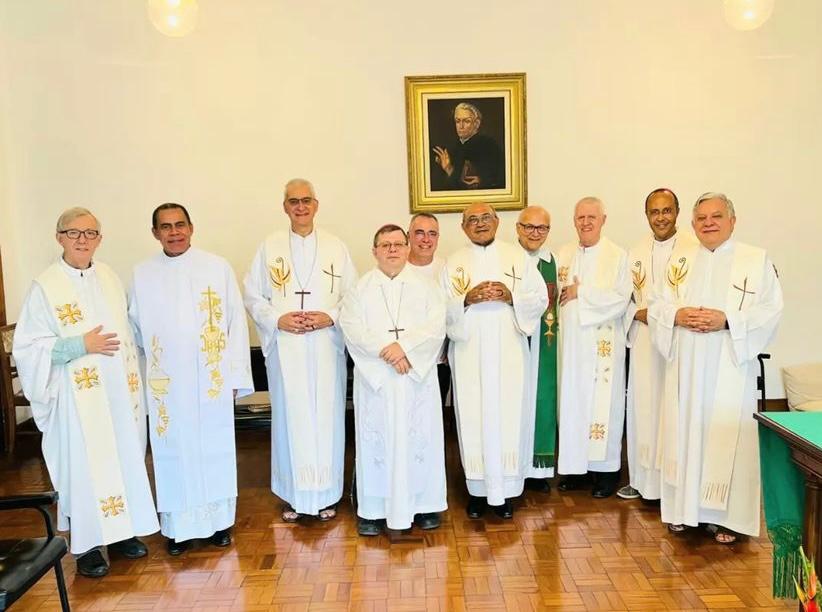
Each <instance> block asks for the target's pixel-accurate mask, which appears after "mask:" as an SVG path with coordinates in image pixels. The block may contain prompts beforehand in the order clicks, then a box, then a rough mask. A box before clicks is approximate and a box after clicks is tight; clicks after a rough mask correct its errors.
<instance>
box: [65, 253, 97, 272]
mask: <svg viewBox="0 0 822 612" xmlns="http://www.w3.org/2000/svg"><path fill="white" fill-rule="evenodd" d="M60 265H61V266H62V267H63V270H65V271H66V272H67V273H68V274H69V275H71V276H85V275H86V274H90V273H93V272H94V262H93V261H91V262H89V265H88V268H83V269H80V268H75V267H74V266H72V265H71V264H70V263H69V262H67V261H66V260H65V259H63V256H62V255H60Z"/></svg>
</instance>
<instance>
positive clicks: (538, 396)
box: [517, 206, 559, 493]
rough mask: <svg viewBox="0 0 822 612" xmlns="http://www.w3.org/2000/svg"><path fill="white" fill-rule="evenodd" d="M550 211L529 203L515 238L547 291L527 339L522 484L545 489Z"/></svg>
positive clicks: (553, 319)
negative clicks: (529, 425)
mask: <svg viewBox="0 0 822 612" xmlns="http://www.w3.org/2000/svg"><path fill="white" fill-rule="evenodd" d="M550 231H551V215H549V214H548V211H547V210H545V209H544V208H543V207H542V206H528V207H527V208H525V209H523V211H522V212H521V213H520V214H519V219H518V220H517V240H518V241H519V245H520V246H521V247H522V248H523V249H524V250H525V252H526V253H528V257H529V258H530V259H531V261H533V263H534V265H535V266H536V267H537V270H538V271H539V273H540V276H542V280H543V282H544V283H545V287H546V289H547V291H548V308H547V309H546V310H545V312H544V313H542V317H541V322H540V325H539V329H538V332H537V333H534V335H533V336H531V337H530V338H529V339H528V348H529V352H530V362H529V377H528V380H529V383H530V384H529V387H528V389H529V394H530V401H531V402H532V403H533V404H534V406H535V418H534V427H533V431H532V433H533V438H534V444H533V447H534V456H533V460H532V462H531V465H530V466H529V467H528V469H527V470H526V474H525V475H526V480H525V488H527V489H531V490H534V491H541V492H543V493H547V492H548V491H550V490H551V485H550V484H549V482H548V479H549V478H551V477H553V475H554V467H555V464H556V446H557V325H558V321H557V298H558V297H559V292H558V291H557V264H556V258H555V257H554V255H553V253H551V251H550V250H549V249H548V248H547V247H546V246H545V242H546V240H547V239H548V232H550Z"/></svg>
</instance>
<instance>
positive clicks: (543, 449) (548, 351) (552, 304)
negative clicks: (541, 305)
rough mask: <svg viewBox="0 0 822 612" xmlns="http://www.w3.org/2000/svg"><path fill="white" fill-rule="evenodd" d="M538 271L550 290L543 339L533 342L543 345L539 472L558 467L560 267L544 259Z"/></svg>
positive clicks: (539, 383) (537, 444)
mask: <svg viewBox="0 0 822 612" xmlns="http://www.w3.org/2000/svg"><path fill="white" fill-rule="evenodd" d="M537 269H538V270H539V272H540V274H542V278H543V280H544V281H545V285H546V287H547V290H548V309H547V310H546V311H545V314H544V315H543V316H542V320H541V322H540V325H539V335H538V336H537V337H532V338H531V343H532V348H533V343H534V342H539V343H540V344H539V365H538V367H537V406H536V421H535V424H534V461H533V465H534V467H537V468H548V467H554V464H555V463H556V453H557V338H558V335H557V332H558V330H559V318H558V317H557V301H558V300H557V294H558V292H557V264H556V259H555V258H554V257H551V261H545V260H544V259H540V260H539V263H538V264H537Z"/></svg>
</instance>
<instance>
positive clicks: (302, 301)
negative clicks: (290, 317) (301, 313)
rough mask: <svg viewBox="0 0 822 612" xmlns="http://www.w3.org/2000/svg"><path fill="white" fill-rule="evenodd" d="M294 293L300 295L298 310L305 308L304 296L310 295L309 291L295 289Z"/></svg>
mask: <svg viewBox="0 0 822 612" xmlns="http://www.w3.org/2000/svg"><path fill="white" fill-rule="evenodd" d="M294 295H299V296H300V310H305V296H307V295H311V292H310V291H305V290H303V291H295V292H294Z"/></svg>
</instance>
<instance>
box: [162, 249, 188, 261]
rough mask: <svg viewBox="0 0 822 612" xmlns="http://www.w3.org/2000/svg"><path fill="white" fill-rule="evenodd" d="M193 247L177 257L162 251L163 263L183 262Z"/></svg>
mask: <svg viewBox="0 0 822 612" xmlns="http://www.w3.org/2000/svg"><path fill="white" fill-rule="evenodd" d="M193 248H194V247H192V246H189V247H188V248H187V249H186V250H185V251H183V252H182V253H180V254H179V255H169V254H168V253H166V252H165V251H163V260H164V261H185V260H186V259H187V258H188V254H189V253H191V251H192V249H193Z"/></svg>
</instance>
